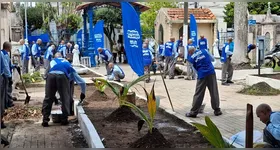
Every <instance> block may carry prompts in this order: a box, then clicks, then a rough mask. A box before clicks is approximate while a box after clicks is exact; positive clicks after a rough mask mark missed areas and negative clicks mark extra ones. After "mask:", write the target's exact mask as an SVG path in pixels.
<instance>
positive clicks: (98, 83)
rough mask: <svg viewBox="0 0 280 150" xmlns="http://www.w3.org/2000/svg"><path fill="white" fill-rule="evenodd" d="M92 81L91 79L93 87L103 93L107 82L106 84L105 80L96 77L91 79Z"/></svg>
mask: <svg viewBox="0 0 280 150" xmlns="http://www.w3.org/2000/svg"><path fill="white" fill-rule="evenodd" d="M92 81H93V84H94V86H95V88H96V89H97V90H98V91H99V92H100V93H102V94H105V93H104V91H105V89H106V87H107V84H106V83H105V82H101V81H99V80H97V79H92Z"/></svg>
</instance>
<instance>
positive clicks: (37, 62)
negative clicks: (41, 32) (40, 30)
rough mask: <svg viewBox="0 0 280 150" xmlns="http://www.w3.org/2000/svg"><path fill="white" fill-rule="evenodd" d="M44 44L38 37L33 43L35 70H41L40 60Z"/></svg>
mask: <svg viewBox="0 0 280 150" xmlns="http://www.w3.org/2000/svg"><path fill="white" fill-rule="evenodd" d="M41 44H42V40H41V39H38V40H37V42H36V43H35V44H33V45H32V48H31V50H32V60H33V65H34V68H35V71H39V70H40V65H41V63H40V60H41V47H40V45H41Z"/></svg>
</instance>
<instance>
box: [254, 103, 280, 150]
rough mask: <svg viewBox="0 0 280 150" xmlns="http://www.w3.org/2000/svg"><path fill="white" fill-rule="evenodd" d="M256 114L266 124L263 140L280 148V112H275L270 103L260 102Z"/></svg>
mask: <svg viewBox="0 0 280 150" xmlns="http://www.w3.org/2000/svg"><path fill="white" fill-rule="evenodd" d="M256 114H257V116H258V117H259V118H260V121H261V122H263V123H264V124H266V127H265V128H264V132H263V141H264V142H266V143H268V144H270V145H271V146H272V147H274V148H280V112H273V111H272V109H271V107H270V106H269V105H268V104H260V105H259V106H258V107H257V109H256Z"/></svg>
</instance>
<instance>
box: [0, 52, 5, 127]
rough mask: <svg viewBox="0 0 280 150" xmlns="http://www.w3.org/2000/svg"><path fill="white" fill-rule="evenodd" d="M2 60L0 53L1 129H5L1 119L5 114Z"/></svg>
mask: <svg viewBox="0 0 280 150" xmlns="http://www.w3.org/2000/svg"><path fill="white" fill-rule="evenodd" d="M4 68H5V66H4V58H3V55H2V53H1V52H0V90H1V91H0V104H1V106H0V111H1V129H4V128H6V126H5V124H4V121H3V117H4V113H5V105H6V101H5V99H6V94H5V93H6V81H5V79H4Z"/></svg>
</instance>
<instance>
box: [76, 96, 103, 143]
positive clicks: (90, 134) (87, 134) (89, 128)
mask: <svg viewBox="0 0 280 150" xmlns="http://www.w3.org/2000/svg"><path fill="white" fill-rule="evenodd" d="M78 103H79V101H75V102H74V106H75V108H76V109H74V113H75V116H77V118H78V121H79V125H80V128H81V130H82V133H83V136H84V138H85V139H86V141H87V143H88V146H89V148H105V147H104V145H103V143H102V141H101V139H100V137H99V135H98V133H97V131H96V129H95V128H94V126H93V124H92V122H91V121H90V119H89V118H88V116H87V115H86V114H85V111H84V109H83V107H82V106H78Z"/></svg>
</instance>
